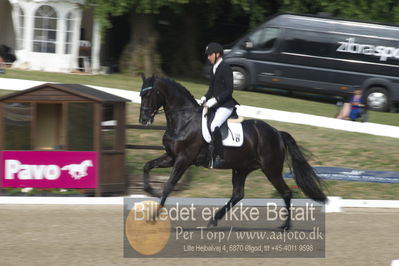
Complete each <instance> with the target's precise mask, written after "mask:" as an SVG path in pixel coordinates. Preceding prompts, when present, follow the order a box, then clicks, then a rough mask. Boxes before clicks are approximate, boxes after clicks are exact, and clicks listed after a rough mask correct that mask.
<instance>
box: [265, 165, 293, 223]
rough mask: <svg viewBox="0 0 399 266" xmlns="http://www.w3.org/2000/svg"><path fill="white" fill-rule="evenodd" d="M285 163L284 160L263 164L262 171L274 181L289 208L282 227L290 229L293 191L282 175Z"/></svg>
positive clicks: (273, 183)
mask: <svg viewBox="0 0 399 266" xmlns="http://www.w3.org/2000/svg"><path fill="white" fill-rule="evenodd" d="M283 164H284V161H281V163H277V162H273V163H270V164H268V165H267V166H262V171H263V173H264V174H265V175H266V177H267V178H268V179H269V181H270V183H272V185H273V186H274V187H275V188H276V190H277V192H278V193H279V194H280V195H281V197H282V198H283V199H284V203H285V207H286V208H287V217H286V220H285V222H284V224H283V225H282V226H281V227H280V228H282V229H286V230H288V229H290V226H291V198H292V192H291V190H290V188H289V187H288V186H287V183H285V181H284V178H283V176H282V172H283Z"/></svg>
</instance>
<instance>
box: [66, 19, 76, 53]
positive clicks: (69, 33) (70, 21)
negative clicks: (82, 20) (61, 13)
mask: <svg viewBox="0 0 399 266" xmlns="http://www.w3.org/2000/svg"><path fill="white" fill-rule="evenodd" d="M74 20H75V18H74V15H73V13H72V12H69V13H68V14H67V16H66V19H65V24H66V25H65V53H66V54H71V53H72V36H73V26H74Z"/></svg>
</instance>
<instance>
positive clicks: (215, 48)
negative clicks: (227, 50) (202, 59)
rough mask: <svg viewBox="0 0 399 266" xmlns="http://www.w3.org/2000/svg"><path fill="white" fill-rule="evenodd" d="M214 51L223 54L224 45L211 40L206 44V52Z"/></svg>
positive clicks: (207, 53) (208, 53)
mask: <svg viewBox="0 0 399 266" xmlns="http://www.w3.org/2000/svg"><path fill="white" fill-rule="evenodd" d="M213 53H219V54H220V55H223V47H222V45H220V43H217V42H211V43H209V44H208V45H207V46H206V48H205V54H206V55H210V54H213Z"/></svg>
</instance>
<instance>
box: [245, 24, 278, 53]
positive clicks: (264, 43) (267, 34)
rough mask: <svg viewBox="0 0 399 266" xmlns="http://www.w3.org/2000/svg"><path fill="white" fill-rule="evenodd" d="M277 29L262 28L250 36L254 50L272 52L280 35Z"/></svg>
mask: <svg viewBox="0 0 399 266" xmlns="http://www.w3.org/2000/svg"><path fill="white" fill-rule="evenodd" d="M280 31H281V30H280V29H277V28H261V29H259V30H257V31H255V32H254V33H252V34H251V35H250V36H249V41H250V42H251V43H252V45H253V49H254V50H270V49H272V48H273V46H274V44H275V43H276V41H277V38H278V36H279V34H280Z"/></svg>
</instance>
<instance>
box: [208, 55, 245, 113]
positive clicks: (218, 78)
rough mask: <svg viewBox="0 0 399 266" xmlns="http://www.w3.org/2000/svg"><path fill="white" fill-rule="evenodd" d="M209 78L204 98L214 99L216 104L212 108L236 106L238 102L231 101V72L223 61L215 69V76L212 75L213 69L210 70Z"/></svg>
mask: <svg viewBox="0 0 399 266" xmlns="http://www.w3.org/2000/svg"><path fill="white" fill-rule="evenodd" d="M210 78H211V82H210V85H209V89H208V91H207V93H206V94H205V97H206V100H209V99H210V98H212V97H215V98H216V101H217V104H216V105H215V106H214V108H219V107H226V108H233V107H234V106H235V105H236V104H238V102H237V101H236V100H234V99H233V71H232V70H231V67H230V66H229V65H228V64H227V63H225V62H224V60H222V62H220V64H219V66H218V67H217V68H216V72H215V74H213V68H211V73H210Z"/></svg>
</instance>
